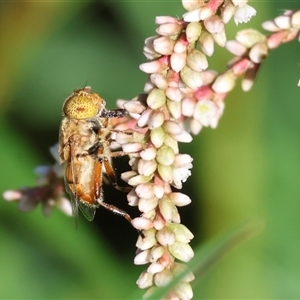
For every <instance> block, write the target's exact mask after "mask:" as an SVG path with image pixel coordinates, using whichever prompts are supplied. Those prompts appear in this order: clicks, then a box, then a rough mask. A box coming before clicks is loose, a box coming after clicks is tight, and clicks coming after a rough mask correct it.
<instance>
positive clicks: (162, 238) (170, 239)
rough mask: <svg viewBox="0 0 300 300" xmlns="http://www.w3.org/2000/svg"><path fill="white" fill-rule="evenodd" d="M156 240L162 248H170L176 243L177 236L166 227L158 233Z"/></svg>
mask: <svg viewBox="0 0 300 300" xmlns="http://www.w3.org/2000/svg"><path fill="white" fill-rule="evenodd" d="M156 239H157V241H158V242H159V243H160V244H161V245H162V246H169V245H172V244H173V243H174V242H175V234H174V232H173V231H172V230H171V229H169V228H168V227H164V228H162V229H161V230H159V231H158V232H157V234H156Z"/></svg>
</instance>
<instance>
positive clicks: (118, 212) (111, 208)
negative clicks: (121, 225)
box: [98, 200, 132, 224]
mask: <svg viewBox="0 0 300 300" xmlns="http://www.w3.org/2000/svg"><path fill="white" fill-rule="evenodd" d="M98 203H99V205H101V206H103V207H104V208H106V209H107V210H109V211H111V212H112V213H114V214H116V215H118V216H120V217H123V218H125V219H126V220H127V221H128V222H129V223H130V224H131V221H132V219H131V217H130V215H129V214H128V213H127V212H126V211H124V210H122V209H120V208H118V207H116V206H114V205H112V204H108V203H106V202H104V201H101V200H100V201H98Z"/></svg>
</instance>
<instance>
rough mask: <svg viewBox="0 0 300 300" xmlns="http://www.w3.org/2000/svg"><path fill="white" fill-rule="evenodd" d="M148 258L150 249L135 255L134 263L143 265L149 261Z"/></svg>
mask: <svg viewBox="0 0 300 300" xmlns="http://www.w3.org/2000/svg"><path fill="white" fill-rule="evenodd" d="M132 221H133V220H132ZM149 259H150V250H145V251H142V252H140V253H139V254H137V255H136V256H135V258H134V264H135V265H144V264H147V263H148V262H149Z"/></svg>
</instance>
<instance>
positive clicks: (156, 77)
mask: <svg viewBox="0 0 300 300" xmlns="http://www.w3.org/2000/svg"><path fill="white" fill-rule="evenodd" d="M150 80H151V82H152V83H153V84H154V85H156V87H157V88H159V89H161V90H166V89H167V87H168V82H167V78H166V77H165V76H164V75H162V74H156V73H155V74H151V75H150Z"/></svg>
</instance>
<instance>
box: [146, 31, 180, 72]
mask: <svg viewBox="0 0 300 300" xmlns="http://www.w3.org/2000/svg"><path fill="white" fill-rule="evenodd" d="M174 44H175V41H173V40H171V39H170V38H168V37H166V36H161V37H159V38H156V39H155V40H154V41H153V48H154V50H155V51H156V52H157V53H160V54H162V55H171V54H172V52H173V48H174ZM152 73H154V72H152Z"/></svg>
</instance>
